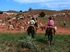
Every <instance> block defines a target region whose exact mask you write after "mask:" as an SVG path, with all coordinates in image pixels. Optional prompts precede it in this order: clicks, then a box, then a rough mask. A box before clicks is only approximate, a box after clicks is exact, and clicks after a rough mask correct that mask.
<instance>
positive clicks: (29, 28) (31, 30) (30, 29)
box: [27, 25, 36, 38]
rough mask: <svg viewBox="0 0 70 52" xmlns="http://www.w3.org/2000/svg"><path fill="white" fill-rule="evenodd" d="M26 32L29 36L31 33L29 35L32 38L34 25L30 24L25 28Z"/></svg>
mask: <svg viewBox="0 0 70 52" xmlns="http://www.w3.org/2000/svg"><path fill="white" fill-rule="evenodd" d="M27 33H28V35H29V36H30V35H31V37H32V38H34V36H35V34H36V28H35V27H34V26H32V25H30V26H29V27H28V29H27Z"/></svg>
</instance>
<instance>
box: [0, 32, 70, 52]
mask: <svg viewBox="0 0 70 52" xmlns="http://www.w3.org/2000/svg"><path fill="white" fill-rule="evenodd" d="M24 47H27V48H28V50H22V49H21V48H24ZM0 52H70V35H59V34H57V35H56V36H54V37H53V42H52V45H49V42H48V41H47V36H44V34H40V33H39V34H37V35H36V36H35V38H34V39H32V38H31V37H30V36H28V35H27V34H26V33H0Z"/></svg>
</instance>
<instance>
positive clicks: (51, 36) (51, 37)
mask: <svg viewBox="0 0 70 52" xmlns="http://www.w3.org/2000/svg"><path fill="white" fill-rule="evenodd" d="M52 39H53V35H52V34H50V39H49V41H50V45H51V43H52Z"/></svg>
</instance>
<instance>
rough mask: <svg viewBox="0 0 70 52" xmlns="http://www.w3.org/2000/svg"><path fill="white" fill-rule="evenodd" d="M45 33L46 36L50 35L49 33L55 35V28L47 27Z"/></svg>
mask: <svg viewBox="0 0 70 52" xmlns="http://www.w3.org/2000/svg"><path fill="white" fill-rule="evenodd" d="M46 33H47V34H50V33H52V34H55V28H54V27H52V26H48V27H47V30H46Z"/></svg>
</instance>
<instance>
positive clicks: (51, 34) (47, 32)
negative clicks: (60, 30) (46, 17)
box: [45, 26, 56, 45]
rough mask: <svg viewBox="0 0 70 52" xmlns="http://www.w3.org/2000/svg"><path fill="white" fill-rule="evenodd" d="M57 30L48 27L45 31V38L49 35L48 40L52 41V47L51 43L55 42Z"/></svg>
mask: <svg viewBox="0 0 70 52" xmlns="http://www.w3.org/2000/svg"><path fill="white" fill-rule="evenodd" d="M55 32H56V31H55V28H53V27H50V26H49V27H47V28H46V30H45V36H46V35H48V40H49V41H50V45H51V42H52V40H53V35H55Z"/></svg>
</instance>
